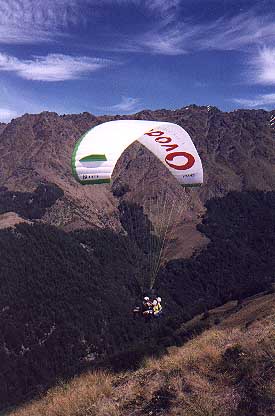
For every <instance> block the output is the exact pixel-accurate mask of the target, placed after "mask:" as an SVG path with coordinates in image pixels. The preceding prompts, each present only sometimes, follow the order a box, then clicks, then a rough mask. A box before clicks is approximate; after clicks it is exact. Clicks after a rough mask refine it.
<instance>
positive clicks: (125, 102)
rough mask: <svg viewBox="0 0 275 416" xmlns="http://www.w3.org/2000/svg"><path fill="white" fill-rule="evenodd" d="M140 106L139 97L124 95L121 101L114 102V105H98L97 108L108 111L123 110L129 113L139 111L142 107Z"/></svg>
mask: <svg viewBox="0 0 275 416" xmlns="http://www.w3.org/2000/svg"><path fill="white" fill-rule="evenodd" d="M139 107H140V99H139V98H133V97H122V98H121V101H120V103H118V104H114V105H112V106H106V107H97V108H98V109H100V110H103V111H108V112H116V111H119V112H120V111H122V112H124V113H129V112H134V111H135V112H137V111H139V109H140V108H139Z"/></svg>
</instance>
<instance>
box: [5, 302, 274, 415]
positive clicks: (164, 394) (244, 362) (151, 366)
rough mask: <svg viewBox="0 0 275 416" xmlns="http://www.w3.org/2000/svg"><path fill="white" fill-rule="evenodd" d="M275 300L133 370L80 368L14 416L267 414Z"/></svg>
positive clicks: (243, 312) (271, 385)
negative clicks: (83, 372)
mask: <svg viewBox="0 0 275 416" xmlns="http://www.w3.org/2000/svg"><path fill="white" fill-rule="evenodd" d="M271 301H272V296H271V297H270V295H268V296H267V297H264V299H260V300H259V301H257V300H255V301H252V302H248V303H247V304H246V305H245V306H244V307H243V308H242V310H240V311H239V312H237V313H235V314H234V316H231V317H229V318H227V319H228V323H226V321H224V322H223V323H222V325H219V326H216V327H215V328H214V329H210V330H207V331H205V332H204V333H203V334H201V335H200V336H198V337H196V338H194V339H192V340H190V341H189V342H187V343H186V344H185V345H184V346H182V347H171V348H170V349H169V351H168V354H166V356H164V357H163V358H161V359H154V358H150V359H147V360H146V362H145V364H144V366H143V367H142V368H140V369H139V370H138V371H136V372H134V373H125V374H120V375H116V376H115V375H111V374H107V373H106V372H96V373H90V374H86V375H83V376H81V377H79V378H76V379H74V380H73V381H71V382H70V383H69V384H66V385H61V386H59V387H56V388H54V389H51V390H50V391H49V392H48V393H47V394H46V395H45V396H44V397H42V398H41V399H40V400H39V399H38V400H35V401H33V402H32V403H30V404H29V405H26V406H25V407H23V408H21V409H18V410H15V411H13V412H11V413H10V416H95V415H97V416H122V415H123V416H141V415H142V416H144V415H153V416H154V415H163V416H164V415H165V416H233V415H235V416H236V415H238V416H242V415H246V416H247V415H249V416H270V415H271V414H273V411H272V400H273V399H274V398H275V385H274V382H273V378H272V375H273V371H274V357H275V328H274V316H275V314H274V306H273V303H272V302H271ZM273 301H274V296H273ZM253 305H254V307H253ZM253 308H254V309H253ZM253 310H254V312H255V313H253ZM256 312H258V313H259V317H260V318H259V319H258V320H256V319H255V317H256V316H257V314H256ZM252 318H253V319H252ZM233 320H235V323H237V324H236V325H233ZM247 323H249V325H247ZM274 410H275V409H274ZM150 412H151V413H150ZM274 414H275V412H274Z"/></svg>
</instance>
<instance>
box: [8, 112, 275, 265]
mask: <svg viewBox="0 0 275 416" xmlns="http://www.w3.org/2000/svg"><path fill="white" fill-rule="evenodd" d="M272 116H273V114H272V112H266V111H264V110H237V111H234V112H231V113H223V112H221V111H219V110H218V109H217V108H215V107H210V106H208V107H197V106H195V105H191V106H189V107H184V108H181V109H178V110H173V111H167V110H157V111H150V110H144V111H141V112H139V113H137V114H134V115H131V116H121V117H120V116H115V117H109V116H102V117H95V116H94V115H92V114H89V113H82V114H78V115H63V116H59V115H58V114H56V113H50V112H43V113H41V114H36V115H33V114H25V115H23V116H22V117H19V118H17V119H14V120H12V121H11V122H10V123H8V124H0V150H1V155H2V157H1V159H0V187H1V186H2V187H3V186H4V187H6V188H5V189H7V190H8V191H14V192H34V191H35V190H36V189H37V187H38V186H39V185H40V184H41V183H44V184H45V183H50V184H54V185H56V186H57V187H58V188H60V189H61V190H62V191H63V196H60V197H59V198H58V199H57V200H56V202H55V203H54V204H53V205H51V206H48V207H47V209H46V211H45V213H44V215H43V216H42V218H41V221H44V222H47V223H50V224H54V225H57V226H59V227H62V228H63V229H65V230H67V231H70V230H74V229H76V228H83V227H84V228H87V227H101V228H111V229H114V230H117V231H121V230H122V226H121V223H120V219H119V210H118V205H119V204H120V203H121V202H122V201H124V202H127V203H137V204H140V205H142V206H143V208H144V211H145V213H146V214H147V215H148V216H149V219H150V220H151V222H152V223H153V225H154V228H156V229H157V228H158V227H160V221H161V220H160V218H161V216H163V217H164V218H165V216H166V217H167V215H170V214H171V215H172V222H171V223H170V224H169V227H168V230H167V231H168V234H169V233H170V234H169V239H170V240H171V247H174V249H173V250H171V251H173V252H174V253H175V252H177V254H176V256H177V257H178V256H183V257H186V256H189V255H190V254H191V253H192V252H193V250H194V249H195V248H197V247H201V246H202V245H204V244H205V243H206V242H207V239H206V238H204V237H202V235H201V234H200V233H199V232H198V231H197V230H196V224H198V223H199V222H200V219H201V217H202V215H203V213H204V211H205V208H204V203H205V202H206V201H207V200H208V199H210V198H212V197H222V196H225V195H226V194H227V193H228V192H229V191H232V190H236V191H245V190H264V191H270V190H274V189H275V168H274V166H275V147H274V140H275V133H274V130H273V128H272V125H271V124H270V119H271V117H272ZM120 118H121V119H122V118H124V119H125V118H127V119H141V120H160V121H168V122H173V123H176V124H179V125H180V126H182V127H183V128H184V129H186V130H187V131H188V133H189V134H190V135H191V137H192V139H193V140H194V143H195V145H196V147H197V149H198V151H199V154H200V156H201V158H202V162H203V166H204V173H205V183H204V185H203V186H202V187H201V188H200V189H186V190H185V189H183V188H181V187H180V186H179V185H178V183H177V182H176V181H175V180H174V179H173V178H172V177H171V176H170V174H169V173H168V172H167V170H166V169H165V167H164V166H162V164H161V163H160V162H159V161H158V160H157V159H156V158H155V157H154V156H153V155H152V154H151V153H150V152H149V151H148V150H147V149H145V148H144V147H142V146H141V145H139V144H138V143H134V144H133V145H132V146H130V147H129V148H128V149H127V150H126V151H125V152H124V154H123V155H122V157H121V158H120V160H119V162H118V164H117V166H116V168H115V172H114V177H113V183H112V185H94V186H82V185H80V184H78V183H77V182H76V181H75V180H74V178H73V177H72V174H71V166H70V162H71V154H72V150H73V147H74V144H75V142H76V140H77V139H78V138H79V137H80V136H81V135H82V134H83V133H84V132H85V131H86V130H88V129H89V128H92V127H93V126H95V125H97V124H100V123H102V122H105V121H109V120H115V119H120ZM2 192H3V191H2ZM5 192H6V191H5ZM0 198H1V188H0ZM157 201H160V202H161V203H158V202H157ZM165 201H166V202H165ZM164 203H165V204H166V206H167V207H168V206H169V207H170V208H169V209H167V212H166V211H165V208H164ZM161 210H162V211H161ZM171 210H172V213H171ZM173 210H174V211H173ZM26 219H27V218H26ZM179 247H181V249H179Z"/></svg>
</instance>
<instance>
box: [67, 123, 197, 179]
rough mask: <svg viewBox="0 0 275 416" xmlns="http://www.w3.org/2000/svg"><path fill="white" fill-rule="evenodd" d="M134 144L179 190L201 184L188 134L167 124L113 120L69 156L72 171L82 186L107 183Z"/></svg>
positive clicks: (94, 130)
mask: <svg viewBox="0 0 275 416" xmlns="http://www.w3.org/2000/svg"><path fill="white" fill-rule="evenodd" d="M134 141H138V142H140V143H141V144H143V145H144V146H145V147H146V148H147V149H149V150H150V151H151V152H152V153H153V154H154V155H155V156H156V157H157V158H158V159H159V160H160V161H161V162H162V163H163V164H164V165H165V166H166V167H167V169H169V171H170V172H171V173H172V175H173V176H174V177H175V178H176V179H177V181H178V182H179V183H180V184H181V185H183V186H197V185H201V184H202V182H203V170H202V164H201V160H200V157H199V155H198V152H197V150H196V148H195V146H194V144H193V142H192V140H191V138H190V136H189V134H188V133H187V132H186V131H185V130H184V129H183V128H182V127H180V126H178V125H177V124H173V123H168V122H159V121H144V120H116V121H109V122H107V123H103V124H100V125H98V126H96V127H94V128H92V129H90V130H89V131H87V132H86V133H85V134H84V135H83V136H82V137H81V138H80V139H79V141H78V142H77V144H76V146H75V148H74V151H73V155H72V170H73V174H74V176H75V178H76V179H77V181H78V182H80V183H81V184H83V185H86V184H97V183H109V182H110V181H111V177H112V173H113V170H114V167H115V165H116V163H117V161H118V159H119V158H120V156H121V154H122V153H123V152H124V150H125V149H126V148H127V147H128V146H130V145H131V144H132V143H133V142H134Z"/></svg>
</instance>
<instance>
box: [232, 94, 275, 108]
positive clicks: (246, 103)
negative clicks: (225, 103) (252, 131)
mask: <svg viewBox="0 0 275 416" xmlns="http://www.w3.org/2000/svg"><path fill="white" fill-rule="evenodd" d="M233 101H234V102H235V103H236V104H239V105H241V106H242V107H246V108H256V107H269V106H271V105H274V104H275V94H262V95H257V96H256V97H255V98H252V99H245V98H234V99H233Z"/></svg>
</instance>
